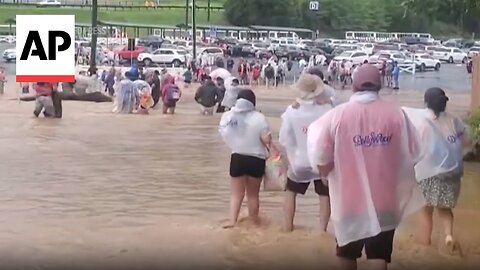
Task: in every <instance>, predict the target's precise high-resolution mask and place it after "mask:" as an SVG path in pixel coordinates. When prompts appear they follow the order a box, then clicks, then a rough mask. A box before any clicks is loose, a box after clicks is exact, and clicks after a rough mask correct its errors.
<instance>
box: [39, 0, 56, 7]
mask: <svg viewBox="0 0 480 270" xmlns="http://www.w3.org/2000/svg"><path fill="white" fill-rule="evenodd" d="M61 5H62V3H60V2H59V1H57V0H41V1H39V2H37V6H38V7H59V6H61Z"/></svg>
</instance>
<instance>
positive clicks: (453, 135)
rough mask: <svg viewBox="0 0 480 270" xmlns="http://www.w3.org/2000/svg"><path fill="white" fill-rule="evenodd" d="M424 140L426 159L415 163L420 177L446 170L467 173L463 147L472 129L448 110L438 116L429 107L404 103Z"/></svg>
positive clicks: (407, 112)
mask: <svg viewBox="0 0 480 270" xmlns="http://www.w3.org/2000/svg"><path fill="white" fill-rule="evenodd" d="M402 109H403V110H404V111H405V113H406V114H407V115H408V117H409V118H410V120H411V121H412V123H413V124H414V126H415V127H416V129H417V131H418V133H419V134H420V137H421V141H422V156H423V157H422V160H421V161H420V162H419V163H418V164H417V165H416V166H415V174H416V178H417V181H421V180H424V179H427V178H430V177H433V176H436V175H440V174H444V173H454V174H457V175H460V176H462V175H463V154H462V152H463V147H464V142H466V141H468V138H466V137H468V130H467V129H466V126H465V125H464V124H463V123H462V121H461V120H460V119H458V118H456V117H454V116H452V115H450V114H448V113H441V114H440V116H439V117H438V118H437V119H435V116H434V114H433V112H432V111H431V110H429V109H414V108H408V107H402Z"/></svg>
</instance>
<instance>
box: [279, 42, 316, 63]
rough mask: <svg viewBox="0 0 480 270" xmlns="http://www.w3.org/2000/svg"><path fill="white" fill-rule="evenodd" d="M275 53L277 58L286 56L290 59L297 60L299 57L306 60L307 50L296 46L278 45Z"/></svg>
mask: <svg viewBox="0 0 480 270" xmlns="http://www.w3.org/2000/svg"><path fill="white" fill-rule="evenodd" d="M275 55H276V56H277V57H278V58H288V59H292V60H299V59H300V58H306V60H308V57H309V56H308V51H305V50H302V49H300V48H298V47H297V46H294V45H290V46H280V47H278V48H277V49H276V50H275Z"/></svg>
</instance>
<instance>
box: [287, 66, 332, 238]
mask: <svg viewBox="0 0 480 270" xmlns="http://www.w3.org/2000/svg"><path fill="white" fill-rule="evenodd" d="M294 88H295V89H296V90H297V91H298V98H297V102H299V103H300V104H301V106H300V107H299V108H297V109H295V108H293V107H292V106H289V107H288V108H287V110H286V111H285V112H284V113H283V115H282V125H281V128H280V134H279V141H280V145H282V147H283V148H284V150H285V152H286V153H287V157H288V163H289V166H288V173H287V175H288V179H287V184H286V195H285V204H284V211H285V213H284V214H285V231H287V232H290V231H292V230H293V228H294V225H293V220H294V216H295V208H296V197H297V194H302V195H304V194H305V192H306V191H307V189H308V186H309V185H310V183H311V182H313V183H314V185H315V192H316V193H317V194H318V195H319V196H320V204H321V207H320V208H321V209H320V227H321V229H322V230H323V231H326V230H327V224H328V220H329V218H330V203H329V198H328V186H327V185H326V181H325V180H322V179H321V178H320V175H319V173H318V171H316V168H312V167H311V165H310V162H309V160H308V152H307V129H308V126H310V124H311V123H313V122H314V121H315V120H317V119H318V118H319V117H321V116H322V115H324V114H325V113H326V112H328V111H329V110H330V109H332V105H331V104H328V103H327V104H323V105H320V104H318V103H317V98H318V97H319V96H320V95H322V94H323V93H324V84H323V82H322V80H321V79H320V78H319V77H318V76H315V75H312V74H308V73H304V74H302V75H301V76H300V78H299V80H298V82H297V84H296V85H295V86H294Z"/></svg>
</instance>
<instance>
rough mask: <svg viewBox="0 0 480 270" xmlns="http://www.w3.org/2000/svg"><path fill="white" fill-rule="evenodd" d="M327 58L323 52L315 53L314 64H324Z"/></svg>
mask: <svg viewBox="0 0 480 270" xmlns="http://www.w3.org/2000/svg"><path fill="white" fill-rule="evenodd" d="M326 60H327V58H326V57H325V55H323V54H317V56H315V62H316V63H315V64H316V65H317V66H323V65H325V61H326Z"/></svg>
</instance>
